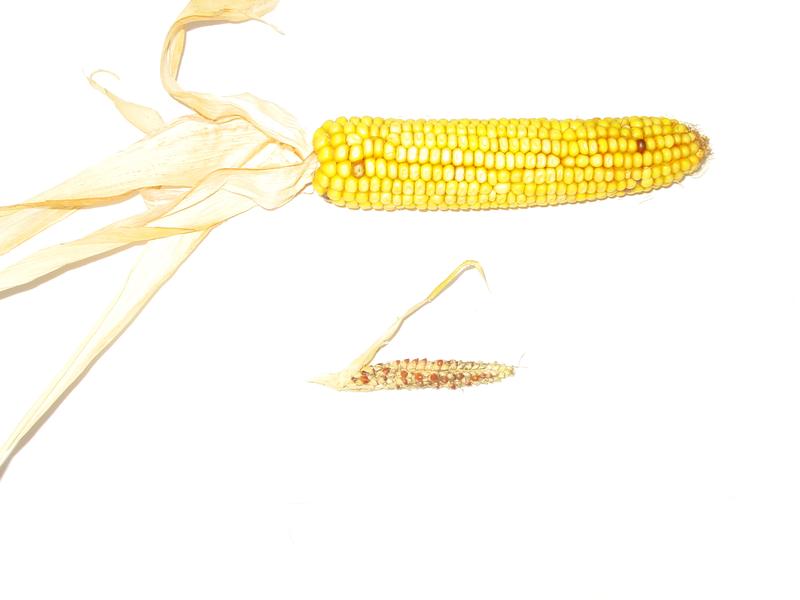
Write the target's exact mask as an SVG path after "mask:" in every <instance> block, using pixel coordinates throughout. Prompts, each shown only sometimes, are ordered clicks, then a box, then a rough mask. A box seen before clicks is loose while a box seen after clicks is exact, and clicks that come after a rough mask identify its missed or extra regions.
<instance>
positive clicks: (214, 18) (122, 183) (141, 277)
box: [0, 0, 317, 474]
mask: <svg viewBox="0 0 800 600" xmlns="http://www.w3.org/2000/svg"><path fill="white" fill-rule="evenodd" d="M276 4H277V0H267V1H265V0H260V1H259V0H192V1H191V2H189V4H188V5H187V7H186V8H185V9H184V11H183V12H182V13H181V15H180V16H179V17H178V19H177V20H176V21H175V23H174V24H173V25H172V27H171V28H170V30H169V33H168V34H167V37H166V40H165V43H164V47H163V50H162V56H161V80H162V83H163V85H164V87H165V89H166V90H167V92H169V94H170V95H171V96H172V97H173V98H174V99H175V100H177V101H179V102H181V103H183V104H184V105H186V106H187V107H189V108H190V109H192V110H193V111H194V114H192V115H189V116H186V117H182V118H180V119H177V120H176V121H174V122H172V123H170V124H165V123H164V121H163V119H162V118H161V116H160V114H159V113H158V112H157V111H156V110H154V109H152V108H149V107H146V106H142V105H140V104H136V103H134V102H130V101H127V100H125V99H123V98H121V97H120V96H118V95H117V94H115V93H113V92H111V91H110V90H109V89H108V88H106V87H105V86H103V85H101V84H100V83H99V82H98V81H97V75H98V74H99V72H96V73H93V74H92V75H91V76H90V77H89V83H90V84H91V85H92V87H94V88H95V89H96V90H98V91H99V92H101V93H102V94H104V95H105V96H106V97H108V98H109V99H110V100H111V101H112V102H113V103H114V105H115V106H116V107H117V109H118V110H119V112H120V113H121V114H122V116H123V117H125V118H126V119H127V120H128V121H129V122H131V123H132V124H133V125H134V126H135V127H137V128H138V129H139V130H140V131H141V132H143V133H144V134H145V136H144V138H142V139H141V140H140V141H138V142H136V143H134V144H132V145H131V146H130V147H128V148H127V149H126V150H123V151H122V152H120V153H118V154H116V155H114V156H111V157H109V158H107V159H106V160H104V161H101V162H100V163H98V164H97V165H94V166H93V167H90V168H89V169H87V170H85V171H83V172H82V173H80V174H78V175H76V176H75V177H73V178H71V179H69V180H67V181H65V182H64V183H62V184H60V185H58V186H56V187H55V188H53V189H51V190H49V191H47V192H45V193H43V194H40V195H38V196H36V197H34V198H31V199H30V200H29V201H27V202H23V203H16V204H13V203H12V204H9V205H7V206H4V207H0V255H1V254H4V253H6V252H8V251H10V250H12V249H13V248H15V247H17V246H19V245H20V244H22V243H24V242H25V241H27V240H29V239H30V238H31V237H33V236H35V235H36V234H38V233H39V232H41V231H43V230H44V229H47V228H48V227H50V226H52V225H54V224H55V223H57V222H59V221H60V220H62V219H64V218H66V217H68V216H70V215H71V214H74V213H75V211H78V210H85V209H89V208H94V207H99V206H105V205H108V204H111V203H115V202H122V201H126V200H128V199H129V198H132V197H134V196H135V195H140V196H142V197H143V198H144V199H145V203H146V210H145V211H144V212H142V213H140V214H138V215H135V216H133V217H128V218H126V219H122V220H120V221H118V222H116V223H113V224H111V225H109V226H107V227H103V228H101V229H99V230H98V231H95V232H94V233H91V234H89V235H87V236H85V237H83V238H81V239H78V240H73V241H71V242H67V243H64V244H59V245H57V246H53V247H50V248H45V249H43V250H40V251H38V252H35V253H34V254H32V255H31V256H29V257H27V258H25V259H23V260H21V261H19V262H17V263H16V264H13V265H11V266H10V267H8V268H7V269H5V270H2V271H0V294H3V293H5V294H6V295H7V294H8V293H14V291H21V290H22V289H27V286H29V285H30V284H32V283H36V282H38V281H41V280H44V279H47V278H49V277H52V276H55V275H57V274H59V273H60V272H62V271H63V270H65V269H66V268H69V267H71V266H75V265H80V264H83V263H85V262H86V261H89V260H93V259H96V258H99V257H103V256H106V255H108V254H109V253H112V252H115V251H118V250H121V249H124V248H128V247H130V246H132V245H136V244H144V247H143V248H142V251H141V255H140V257H139V259H138V261H137V262H136V264H135V265H134V266H133V268H132V270H131V272H130V275H129V277H128V280H127V282H126V284H125V286H124V287H123V289H122V291H121V292H120V294H119V296H118V297H117V298H116V300H115V301H114V302H113V303H112V304H111V306H110V307H109V309H108V310H107V312H106V313H105V315H104V316H103V317H102V318H101V319H100V321H99V322H98V324H97V326H96V327H95V329H94V330H93V331H92V333H91V334H90V335H89V336H88V337H87V338H86V340H85V341H84V342H83V344H82V345H81V346H80V347H79V349H78V351H77V352H76V353H75V354H74V355H73V356H72V357H71V358H70V359H69V361H68V362H67V364H66V365H65V367H64V369H63V370H62V372H61V373H60V374H59V375H58V376H57V377H56V379H55V380H54V381H53V383H52V384H51V385H50V387H49V388H48V389H47V390H46V391H45V393H44V394H43V395H42V396H41V397H40V398H39V400H38V401H37V402H36V403H35V404H34V406H33V407H32V408H31V409H30V411H29V412H28V414H27V415H26V416H25V417H24V419H23V420H22V421H21V422H20V424H19V425H18V427H17V428H16V430H15V431H14V433H13V434H12V435H11V436H10V437H9V438H8V441H7V442H6V443H5V444H4V445H3V446H2V447H1V448H0V474H2V472H3V471H4V470H5V467H6V466H7V464H8V462H9V461H10V460H11V458H12V457H13V456H14V455H15V454H16V453H17V452H18V451H19V450H20V448H21V447H22V446H23V445H24V444H25V443H26V442H27V441H28V440H29V439H30V438H31V436H32V435H33V434H34V433H35V432H36V431H37V430H38V429H39V427H41V425H42V423H43V422H44V421H45V420H46V419H47V417H48V416H49V415H50V414H51V413H52V411H53V410H54V409H55V408H56V407H57V406H58V404H59V403H60V402H61V401H63V400H64V398H66V396H67V395H68V394H69V393H70V391H71V389H72V388H73V387H74V385H75V384H76V383H77V382H78V381H79V380H80V378H81V377H82V375H83V374H85V373H86V372H87V371H88V370H89V369H90V368H91V366H92V365H93V364H94V362H95V361H96V360H97V359H98V358H99V356H100V355H101V354H102V353H103V351H104V350H105V349H107V348H108V347H109V345H111V344H112V343H113V342H114V340H116V339H117V337H118V336H119V335H120V334H121V333H122V332H123V331H124V329H125V328H126V327H127V326H128V325H129V324H130V323H131V322H132V321H133V319H135V317H136V315H138V314H139V312H140V311H141V310H142V309H143V308H144V306H145V305H146V304H147V302H148V301H149V300H150V298H152V297H153V295H154V294H155V293H156V292H157V291H158V289H159V288H160V287H161V286H162V285H163V284H164V283H165V282H166V281H167V280H168V279H169V278H170V277H171V276H172V274H173V273H174V272H175V271H176V270H177V269H178V268H179V266H180V265H181V264H182V263H183V261H184V260H186V258H188V256H189V255H190V254H191V253H192V252H193V251H194V249H195V248H196V247H197V246H198V245H199V244H200V243H201V242H202V240H203V239H205V237H206V236H207V235H208V234H209V232H210V231H211V230H212V229H213V228H214V227H216V226H217V225H219V224H220V223H222V222H224V221H226V220H227V219H229V218H231V217H234V216H236V215H238V214H241V213H243V212H245V211H247V210H250V209H251V208H253V207H255V206H260V207H262V208H266V209H270V210H272V209H276V208H279V207H281V206H283V205H284V204H286V203H287V202H289V201H290V200H291V199H292V198H293V197H295V196H296V195H297V194H299V193H300V192H301V191H302V190H303V189H304V188H305V187H307V186H308V185H309V183H310V182H311V178H312V176H313V173H314V170H315V169H316V167H317V162H316V158H315V157H314V155H313V153H311V148H310V145H309V143H308V141H307V139H306V136H305V133H304V132H303V130H302V129H301V128H300V127H299V125H298V124H297V122H296V120H295V119H294V117H293V116H292V115H290V114H289V113H288V112H286V111H285V110H283V109H282V108H280V107H278V106H277V105H275V104H273V103H271V102H268V101H266V100H262V99H260V98H257V97H256V96H253V95H251V94H240V95H237V96H227V97H222V96H215V95H213V94H208V93H201V92H193V91H186V90H184V89H182V88H181V86H180V85H179V84H178V71H179V69H180V64H181V59H182V57H183V52H184V49H185V44H186V31H187V29H188V28H190V27H194V26H198V25H203V24H211V23H219V22H228V23H241V22H244V21H247V20H252V19H260V18H261V17H263V16H264V15H265V14H266V13H268V12H269V11H271V10H272V9H273V8H274V7H275V5H276Z"/></svg>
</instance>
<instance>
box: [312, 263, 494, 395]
mask: <svg viewBox="0 0 800 600" xmlns="http://www.w3.org/2000/svg"><path fill="white" fill-rule="evenodd" d="M472 269H475V270H476V271H478V273H480V275H481V277H482V278H483V281H484V283H485V282H486V273H484V271H483V267H481V265H480V263H479V262H478V261H476V260H465V261H464V262H463V263H461V264H460V265H458V266H457V267H456V268H455V269H454V270H453V272H452V273H450V274H449V275H448V276H447V277H445V278H444V279H443V280H442V281H441V283H439V285H437V286H436V287H435V288H433V291H432V292H431V293H430V294H428V295H427V296H426V297H425V298H424V299H423V300H421V301H420V302H417V303H416V304H414V305H413V306H412V307H411V308H409V309H408V310H407V311H406V312H405V313H403V315H402V316H400V317H399V318H398V319H397V320H396V321H395V322H394V324H393V325H392V326H391V327H389V329H387V330H386V332H385V333H383V334H382V335H381V336H380V337H379V338H378V339H377V340H375V342H374V343H373V344H371V345H370V346H369V347H368V348H367V349H366V350H365V351H364V352H362V353H361V354H360V355H358V356H357V357H356V358H355V360H353V362H351V363H350V364H349V365H348V366H347V367H345V368H344V369H342V370H341V371H339V372H338V373H330V374H328V375H321V376H319V377H316V378H315V379H312V380H311V382H312V383H319V384H321V385H325V386H328V387H331V388H333V389H335V390H344V389H346V388H347V387H348V385H349V383H350V381H351V378H353V377H355V376H358V374H359V373H360V372H361V370H362V369H363V368H364V367H366V366H367V365H369V364H370V363H372V361H373V360H375V356H376V355H377V354H378V352H380V351H381V349H383V348H384V347H385V346H386V345H387V344H388V343H389V342H391V341H392V340H393V339H394V338H395V336H396V335H397V334H398V333H399V332H400V328H401V327H402V326H403V324H404V323H405V322H406V321H407V320H408V319H409V318H411V317H412V316H413V315H414V314H415V313H416V312H417V311H418V310H419V309H421V308H422V307H423V306H427V305H428V304H430V303H431V302H433V301H434V300H436V298H438V297H439V295H440V294H441V293H442V292H444V291H445V290H446V289H447V288H449V287H450V286H451V285H453V284H454V283H455V282H456V281H458V279H459V277H461V276H462V275H463V274H464V273H466V272H467V271H470V270H472ZM487 285H488V284H487Z"/></svg>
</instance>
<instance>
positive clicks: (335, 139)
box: [312, 117, 710, 210]
mask: <svg viewBox="0 0 800 600" xmlns="http://www.w3.org/2000/svg"><path fill="white" fill-rule="evenodd" d="M312 143H313V146H314V151H315V153H316V155H317V158H318V159H319V162H320V164H321V166H320V169H319V170H318V171H317V174H316V175H315V177H314V180H313V185H314V189H315V190H316V191H317V193H319V194H320V195H322V196H324V197H326V198H327V199H328V200H330V201H331V202H333V203H334V204H336V205H338V206H348V207H351V208H374V209H378V210H395V209H400V208H405V209H414V210H481V209H491V208H517V207H528V206H539V205H553V204H566V203H574V202H584V201H588V200H599V199H603V198H609V197H614V196H622V195H625V194H635V193H642V192H647V191H650V190H652V189H656V188H659V187H666V186H669V185H671V184H672V183H675V182H678V181H681V180H682V179H683V178H684V177H685V176H686V175H690V174H692V173H694V172H695V171H697V170H698V169H699V168H700V166H701V165H702V164H703V162H704V161H705V159H706V158H707V157H708V155H709V153H710V149H709V145H708V139H707V138H705V137H704V136H702V135H701V134H700V133H698V132H697V131H696V130H695V129H693V128H692V127H690V126H687V125H685V124H683V123H680V122H678V121H675V120H672V119H666V118H651V117H625V118H611V119H588V120H578V119H570V120H563V121H556V120H548V119H496V120H495V119H492V120H488V121H481V120H469V119H462V120H436V121H426V120H415V121H404V120H399V119H369V118H360V119H357V118H351V119H347V118H344V117H339V118H338V119H336V120H335V121H327V122H326V123H325V124H324V125H323V126H322V127H321V128H320V129H319V130H318V131H317V132H316V133H315V134H314V137H313V138H312Z"/></svg>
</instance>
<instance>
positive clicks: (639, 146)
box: [636, 140, 647, 154]
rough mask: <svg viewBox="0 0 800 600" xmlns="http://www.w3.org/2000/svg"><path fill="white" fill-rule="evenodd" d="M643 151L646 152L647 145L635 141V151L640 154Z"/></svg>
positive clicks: (642, 141) (643, 142)
mask: <svg viewBox="0 0 800 600" xmlns="http://www.w3.org/2000/svg"><path fill="white" fill-rule="evenodd" d="M645 150H647V143H646V142H645V141H644V140H636V151H637V152H638V153H640V154H641V153H643V152H644V151H645Z"/></svg>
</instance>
